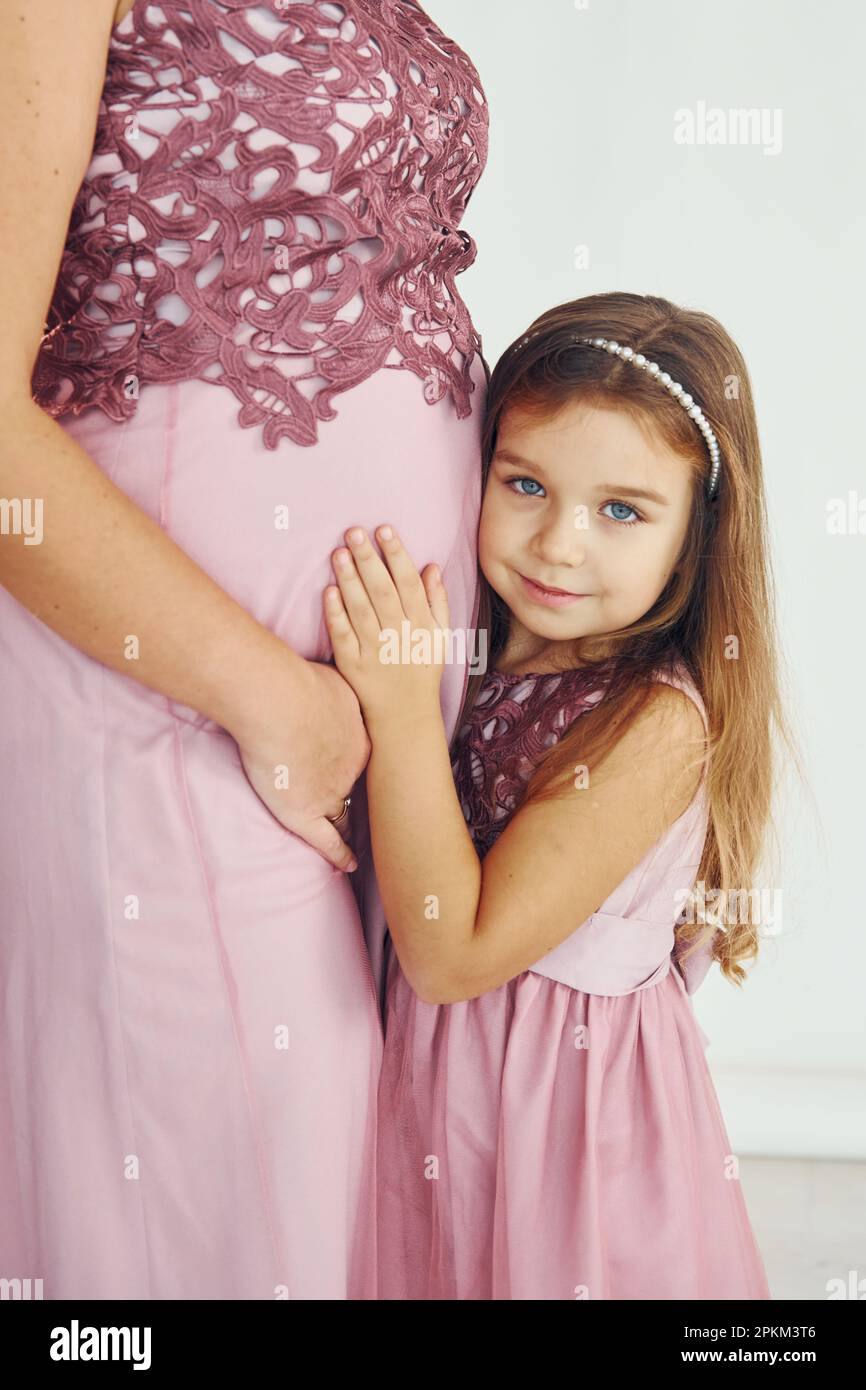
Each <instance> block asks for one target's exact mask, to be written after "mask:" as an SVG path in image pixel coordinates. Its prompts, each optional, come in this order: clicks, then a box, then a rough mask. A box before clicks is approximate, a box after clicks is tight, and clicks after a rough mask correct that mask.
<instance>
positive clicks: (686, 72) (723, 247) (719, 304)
mask: <svg viewBox="0 0 866 1390" xmlns="http://www.w3.org/2000/svg"><path fill="white" fill-rule="evenodd" d="M425 9H426V11H427V13H428V14H429V15H430V17H431V18H432V19H434V20H435V22H436V23H437V24H438V25H439V26H440V27H441V28H442V29H443V30H444V32H445V33H446V34H448V35H450V36H451V37H452V38H453V39H454V40H455V41H456V42H457V43H458V44H460V46H461V47H462V48H464V49H465V50H466V51H467V52H468V53H469V55H470V57H471V58H472V60H473V62H474V63H475V66H476V67H477V69H478V71H479V74H480V76H481V80H482V83H483V85H484V89H485V92H486V94H487V99H488V103H489V106H490V153H489V159H488V164H487V168H486V171H485V173H484V175H483V177H482V178H481V181H480V183H479V185H478V186H477V188H476V190H475V192H474V194H473V197H472V200H471V202H470V204H469V207H468V209H467V212H466V216H465V219H464V222H463V226H464V228H465V229H466V230H467V231H469V232H470V233H471V235H472V236H473V237H474V238H475V240H476V241H477V243H478V258H477V261H476V263H475V265H474V266H472V267H471V269H470V270H468V271H467V272H466V273H465V274H464V275H463V276H461V278H460V280H459V281H458V284H459V286H460V289H461V292H462V294H463V296H464V297H465V299H466V301H467V303H468V305H469V308H470V310H471V312H472V314H473V317H474V320H475V324H476V327H477V328H478V330H479V332H480V333H481V335H482V338H483V343H484V353H485V356H486V357H487V360H488V362H489V363H490V365H491V367H492V366H493V365H494V363H495V361H496V359H497V357H498V356H499V355H500V353H501V352H502V351H503V350H504V349H505V348H506V346H507V345H508V344H509V343H510V342H511V340H512V339H513V338H515V337H516V336H518V334H520V333H522V332H523V331H524V330H525V329H526V327H527V326H528V324H529V323H530V321H531V320H532V319H533V318H535V317H536V316H537V315H538V314H539V313H541V312H542V311H543V310H544V309H547V308H549V307H551V306H552V305H555V304H559V303H562V302H563V301H566V300H570V299H576V298H579V297H580V296H581V295H584V294H594V293H597V292H599V291H605V290H629V291H632V292H636V293H641V294H648V293H653V294H660V295H663V296H664V297H665V298H668V299H671V300H674V301H675V302H677V303H680V304H683V305H685V306H688V307H691V308H700V309H704V310H706V311H708V312H709V313H711V314H713V315H714V316H715V317H716V318H718V319H719V320H720V321H721V322H722V323H723V324H724V325H725V327H726V328H727V330H728V332H729V333H730V334H731V336H732V337H733V338H734V339H735V340H736V341H737V343H738V344H739V346H740V347H741V349H742V351H743V353H744V356H745V358H746V362H747V364H748V366H749V371H750V374H751V377H752V383H753V387H754V390H755V394H756V400H757V409H758V423H759V429H760V435H761V443H762V450H763V457H764V469H765V478H766V490H767V499H768V512H769V517H770V525H771V539H772V547H773V555H772V562H773V569H774V573H775V577H776V586H777V603H778V618H779V628H780V633H781V644H782V653H781V655H782V664H783V674H784V679H785V692H784V693H785V695H786V699H787V707H788V713H789V717H790V718H791V719H792V721H793V723H794V728H795V733H796V734H797V736H798V738H799V740H800V743H801V747H802V752H803V757H804V760H805V764H806V772H807V776H808V785H807V787H806V788H805V789H804V788H803V787H802V785H799V784H798V783H797V782H796V781H793V782H791V781H790V780H789V781H788V784H787V785H786V786H783V788H782V791H781V793H780V796H779V798H778V800H777V808H776V814H777V820H778V834H779V840H780V865H781V868H780V873H779V874H778V875H776V877H774V879H773V880H772V883H771V887H777V886H778V887H779V888H781V890H782V931H781V933H780V934H779V935H778V936H775V937H773V938H771V939H767V940H765V941H764V942H763V943H762V952H761V955H760V957H759V960H758V963H757V965H756V966H754V967H753V968H752V969H751V973H750V976H749V978H748V980H747V983H746V984H745V985H744V986H743V988H742V989H741V990H737V989H736V988H735V987H734V986H731V985H729V984H728V983H727V982H725V981H724V980H723V979H722V977H721V975H720V972H719V971H718V969H717V968H714V969H713V971H712V972H711V974H710V976H709V977H708V978H707V980H706V981H705V982H704V984H703V985H702V986H701V988H700V990H699V992H698V994H697V995H696V996H695V1003H696V1012H697V1014H698V1017H699V1019H700V1022H701V1025H702V1027H703V1028H704V1029H705V1031H706V1032H707V1033H708V1034H709V1037H710V1039H711V1043H710V1047H709V1050H708V1053H707V1057H708V1061H709V1063H710V1067H711V1069H712V1072H713V1076H714V1078H715V1081H716V1085H717V1088H718V1092H719V1096H720V1100H721V1104H722V1109H723V1111H724V1116H725V1121H726V1125H727V1128H728V1131H729V1135H730V1138H731V1142H732V1145H733V1147H734V1150H735V1151H736V1152H738V1153H741V1154H765V1155H772V1154H780V1155H806V1156H814V1157H830V1156H833V1157H841V1158H863V1157H864V1156H866V1084H864V1083H866V1025H864V1017H866V1007H864V987H866V915H864V911H863V908H862V905H861V904H862V899H863V891H862V879H861V873H862V869H863V866H864V863H866V815H864V810H863V801H864V796H866V775H864V774H866V760H864V735H863V709H864V699H863V690H864V676H866V671H864V621H863V614H864V603H866V583H864V577H866V534H863V535H858V534H848V535H841V536H835V535H830V534H828V531H827V507H828V502H829V501H830V499H832V498H847V496H848V493H849V491H850V490H854V491H856V492H857V495H858V500H861V501H862V502H863V508H864V512H866V467H864V449H863V444H862V435H863V430H864V412H863V400H864V396H866V391H864V380H866V370H864V368H866V361H864V358H866V353H864V345H863V339H864V313H863V310H864V272H863V261H864V256H866V203H864V178H863V171H864V162H866V161H864V147H866V129H864V127H866V119H864V105H863V77H862V72H863V62H864V55H866V18H864V16H866V7H863V6H861V5H859V4H857V3H855V0H824V3H822V4H821V5H809V4H806V3H804V0H797V2H795V0H757V3H756V0H729V2H728V3H726V4H724V5H722V4H718V3H711V0H659V2H658V3H648V0H607V2H606V3H604V2H603V0H589V5H588V7H587V8H579V7H577V6H575V4H574V3H573V0H534V2H533V3H528V0H427V3H426V4H425ZM699 102H704V103H705V104H706V106H707V107H722V108H724V109H725V110H728V109H730V108H741V107H758V108H766V109H768V110H770V111H773V110H775V109H776V108H779V109H780V110H781V113H782V114H781V150H780V152H779V153H776V154H765V153H764V151H763V148H762V146H761V145H752V146H749V145H731V144H729V145H709V144H695V145H691V146H689V145H680V144H677V143H676V142H675V141H674V136H673V132H674V112H675V111H677V110H678V109H679V108H684V107H685V108H689V109H691V110H696V109H697V106H698V103H699ZM580 245H585V246H587V247H588V252H589V265H588V268H587V269H584V270H579V269H575V255H574V248H575V247H576V246H580ZM863 525H864V531H866V516H864V522H863ZM783 775H784V771H783ZM755 881H756V882H757V883H762V884H763V883H766V882H768V880H767V879H762V878H761V877H760V876H758V877H757V878H756V880H755Z"/></svg>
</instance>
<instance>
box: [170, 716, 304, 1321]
mask: <svg viewBox="0 0 866 1390" xmlns="http://www.w3.org/2000/svg"><path fill="white" fill-rule="evenodd" d="M172 733H173V737H174V751H175V771H176V773H177V779H178V785H179V787H180V791H181V797H182V801H183V808H184V811H185V813H186V819H187V823H188V825H189V829H190V833H191V835H192V840H193V846H194V849H195V854H196V858H197V859H198V864H199V869H200V872H201V876H202V879H203V881H204V888H205V898H206V901H207V909H208V917H209V918H210V923H211V927H212V929H213V937H214V940H215V942H216V948H217V955H218V958H219V963H220V971H221V974H222V978H223V985H224V986H225V993H226V1000H227V1002H228V1006H229V1015H230V1018H231V1023H232V1033H233V1035H234V1039H235V1045H236V1047H237V1052H238V1060H239V1062H240V1072H241V1081H242V1085H243V1090H244V1095H245V1097H246V1102H247V1110H248V1112H249V1118H250V1129H251V1131H252V1135H253V1145H254V1147H255V1151H256V1163H257V1166H258V1170H259V1178H260V1179H261V1184H262V1194H263V1198H264V1206H265V1213H266V1216H267V1223H268V1232H269V1234H270V1237H271V1247H272V1250H273V1255H274V1259H275V1262H276V1274H277V1280H278V1282H279V1283H285V1282H286V1281H287V1280H288V1274H289V1270H288V1265H287V1263H286V1260H285V1258H284V1255H283V1252H282V1247H281V1245H280V1241H279V1239H278V1237H277V1231H276V1225H275V1222H274V1215H273V1209H272V1206H271V1191H270V1184H269V1182H268V1173H267V1165H266V1162H265V1155H264V1146H263V1144H262V1138H261V1133H260V1131H259V1127H258V1124H257V1122H256V1118H255V1107H254V1105H253V1097H252V1089H251V1086H250V1080H249V1075H248V1071H247V1061H246V1052H245V1049H244V1045H243V1038H242V1033H243V1030H242V1028H241V1025H240V1020H239V1017H238V1015H237V1012H236V1010H235V1007H234V994H235V993H236V985H235V982H234V979H233V977H232V974H231V968H230V965H229V961H228V953H227V951H226V948H225V942H224V941H223V938H222V933H221V932H220V926H219V914H218V912H217V907H216V899H215V895H214V891H213V885H212V882H211V876H210V874H209V872H208V867H207V861H206V859H205V855H204V851H203V849H202V845H201V840H200V839H199V834H198V829H197V827H196V823H195V816H194V814H193V810H192V805H191V802H190V796H189V788H188V785H187V780H186V764H185V761H184V755H183V740H182V738H181V732H180V725H179V724H177V723H175V724H173V725H172ZM289 1297H291V1293H290V1294H289Z"/></svg>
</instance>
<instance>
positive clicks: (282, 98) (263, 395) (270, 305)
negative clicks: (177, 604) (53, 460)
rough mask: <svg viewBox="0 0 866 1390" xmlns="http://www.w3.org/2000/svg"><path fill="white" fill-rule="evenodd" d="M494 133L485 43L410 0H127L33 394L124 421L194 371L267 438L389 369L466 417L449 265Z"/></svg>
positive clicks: (467, 244)
mask: <svg viewBox="0 0 866 1390" xmlns="http://www.w3.org/2000/svg"><path fill="white" fill-rule="evenodd" d="M487 136H488V113H487V106H486V100H485V96H484V92H483V89H482V87H481V83H480V80H479V77H478V74H477V72H476V70H475V68H474V66H473V64H472V62H471V61H470V59H469V58H468V57H467V55H466V54H465V53H464V52H463V51H462V50H461V49H460V48H458V47H457V45H456V44H455V43H454V42H453V41H452V40H450V39H449V38H447V37H446V36H445V35H444V34H443V33H442V31H441V30H440V29H439V28H437V26H436V25H435V24H434V23H433V22H432V20H430V19H429V18H428V16H427V15H426V14H425V12H424V11H423V10H422V9H421V8H420V6H419V5H417V4H415V3H414V0H340V2H339V3H330V0H260V2H257V0H160V3H159V4H157V3H150V0H135V3H134V5H133V8H132V10H131V11H130V12H129V14H128V15H126V16H125V17H124V19H123V20H122V21H121V23H120V24H119V25H118V26H117V27H116V28H115V29H114V30H113V32H112V35H111V39H110V42H109V49H108V62H107V71H106V77H105V84H104V88H103V92H102V97H101V100H100V104H99V115H98V124H97V130H96V140H95V145H94V151H93V156H92V159H91V162H90V165H89V167H88V169H87V172H86V174H85V176H84V180H83V182H82V185H81V188H80V190H79V192H78V195H77V197H76V200H75V204H74V207H73V211H72V217H71V221H70V226H69V231H68V235H67V240H66V247H65V250H64V253H63V258H62V261H61V265H60V270H59V274H58V277H57V283H56V286H55V289H54V294H53V298H52V302H51V305H50V309H49V313H48V320H47V325H46V334H45V336H44V338H43V340H42V343H41V346H40V350H39V354H38V357H37V361H36V364H35V368H34V373H33V381H32V389H33V394H34V399H35V400H37V401H38V403H39V404H40V405H41V406H43V408H44V409H45V410H47V411H48V412H49V413H50V414H52V415H63V414H64V413H66V412H67V411H72V412H74V413H78V412H80V411H81V410H83V409H85V408H86V407H88V406H92V405H96V406H99V407H100V408H101V409H102V410H103V411H105V413H106V414H107V415H108V416H110V417H111V418H112V419H114V420H124V419H128V418H129V417H130V416H132V415H134V413H135V411H136V407H137V400H138V392H139V389H140V387H141V386H143V385H146V384H147V383H149V382H175V381H180V380H183V379H186V378H190V377H197V378H201V379H202V380H206V381H212V382H215V383H218V384H220V385H222V386H224V387H227V388H228V389H229V390H231V391H232V392H233V393H234V395H235V396H236V397H237V400H238V402H239V403H240V409H239V412H238V420H239V423H240V425H241V426H243V427H246V428H249V427H254V426H255V427H262V429H263V438H264V443H265V444H266V445H267V447H268V448H271V449H273V448H276V447H277V444H278V442H279V440H280V439H281V437H282V436H284V435H285V436H287V437H288V438H289V439H291V440H293V441H294V442H295V443H296V444H304V445H309V444H314V443H315V442H316V439H317V437H318V425H319V421H326V420H331V419H333V418H334V416H335V409H334V405H333V398H334V397H335V396H336V395H338V394H339V393H340V392H342V391H346V390H348V389H349V388H351V387H352V386H355V385H357V384H358V383H360V382H362V381H363V380H365V379H366V378H367V377H369V376H370V375H371V374H372V373H373V372H375V371H377V370H379V369H380V368H382V367H393V368H401V369H407V370H409V371H412V372H414V373H415V374H416V375H417V376H418V377H420V378H421V383H420V384H419V390H423V392H424V396H425V398H426V400H427V401H428V402H429V403H431V404H433V403H435V402H437V401H439V400H441V399H442V398H443V397H444V396H445V395H446V394H450V396H451V397H452V399H453V401H454V403H455V407H456V410H457V413H458V415H459V416H460V417H464V416H467V415H469V414H470V413H471V404H470V399H469V398H470V395H471V392H472V390H473V382H472V379H471V374H470V367H471V363H472V359H473V357H474V354H475V353H476V352H480V351H481V340H480V338H479V336H478V335H477V333H476V332H475V330H474V328H473V325H472V321H471V319H470V316H469V313H468V311H467V308H466V306H465V305H464V303H463V301H462V299H461V297H460V295H459V294H458V293H457V291H456V289H455V285H454V281H455V277H456V276H457V275H459V274H460V272H461V271H463V270H465V269H466V267H467V266H469V265H471V264H472V262H473V261H474V259H475V254H476V246H475V242H474V241H473V239H472V237H471V236H469V235H468V233H466V232H464V231H461V230H460V229H459V224H460V220H461V217H462V215H463V212H464V210H465V208H466V205H467V203H468V201H469V198H470V196H471V194H472V191H473V189H474V187H475V184H476V183H477V181H478V179H479V177H480V175H481V173H482V171H483V169H484V165H485V163H486V158H487Z"/></svg>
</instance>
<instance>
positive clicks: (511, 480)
mask: <svg viewBox="0 0 866 1390" xmlns="http://www.w3.org/2000/svg"><path fill="white" fill-rule="evenodd" d="M512 483H530V484H531V485H532V487H538V488H540V487H541V483H538V482H536V480H535V479H534V478H508V479H507V480H506V483H505V486H506V487H511V484H512ZM543 490H544V489H543V488H542V491H543ZM517 495H518V497H538V495H539V494H538V493H537V492H519V493H518V494H517Z"/></svg>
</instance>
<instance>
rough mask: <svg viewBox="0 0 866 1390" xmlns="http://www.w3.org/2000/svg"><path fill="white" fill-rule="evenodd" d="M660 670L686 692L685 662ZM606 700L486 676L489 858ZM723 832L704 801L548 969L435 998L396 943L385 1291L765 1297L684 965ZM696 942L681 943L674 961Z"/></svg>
mask: <svg viewBox="0 0 866 1390" xmlns="http://www.w3.org/2000/svg"><path fill="white" fill-rule="evenodd" d="M657 676H658V678H659V679H666V680H669V681H670V682H671V683H672V684H675V685H677V686H679V687H680V688H681V689H684V690H686V691H687V692H688V693H689V694H690V695H691V697H692V698H693V699H694V700H695V702H696V703H697V704H698V707H699V708H700V709H701V712H702V714H703V715H704V719H705V721H706V714H705V711H704V706H703V703H702V701H701V698H700V695H699V693H698V692H697V690H696V688H695V687H694V685H693V683H692V682H691V680H690V679H689V678H688V676H687V674H686V673H685V670H684V668H682V667H679V668H678V669H677V670H676V671H675V672H667V673H666V674H662V672H661V671H659V672H657ZM598 697H599V696H598V692H595V693H593V692H591V691H589V690H588V689H587V682H586V680H585V678H584V677H583V675H582V674H581V673H580V672H579V671H570V672H567V673H565V674H542V675H537V674H530V675H527V674H521V675H514V674H506V673H502V672H498V671H491V672H489V673H488V676H487V679H486V681H485V683H484V687H483V690H482V691H481V693H480V698H479V702H478V704H477V705H476V708H475V709H474V710H473V711H472V712H471V714H470V717H469V719H468V720H467V722H466V723H465V724H464V726H463V728H462V729H461V731H460V737H459V739H458V742H457V744H456V747H455V756H454V763H453V769H454V774H455V779H456V785H457V787H458V791H459V794H460V797H461V802H462V805H463V812H464V815H465V818H466V821H467V824H468V825H469V827H470V829H471V832H472V835H473V839H474V841H475V843H476V846H477V847H478V850H479V853H480V854H481V855H482V856H483V855H484V854H485V853H486V852H487V851H488V850H489V848H490V846H491V845H492V843H493V842H494V840H495V839H496V837H497V835H498V834H499V833H500V832H501V830H502V829H503V828H504V826H505V825H506V824H507V822H508V819H509V817H510V815H511V814H512V812H513V811H514V809H515V807H516V804H518V802H519V797H520V792H521V789H522V788H523V787H524V786H525V783H526V781H527V780H528V776H529V773H530V771H531V769H532V768H533V767H534V766H535V764H536V763H537V762H538V760H539V758H540V757H541V755H542V753H543V751H544V749H545V748H546V747H547V746H549V745H550V744H551V743H553V742H555V741H556V740H557V739H558V738H559V736H560V735H561V733H562V732H563V731H564V730H565V729H567V727H568V726H569V725H570V724H571V722H572V721H573V720H574V719H575V718H577V717H578V716H579V715H580V713H581V712H582V711H583V710H585V709H586V708H587V707H588V706H589V704H591V703H592V702H593V700H595V699H598ZM706 830H707V803H706V795H705V789H704V782H703V781H702V783H701V785H700V787H699V789H698V792H697V793H696V795H695V797H694V799H693V801H692V803H691V805H690V806H689V807H688V808H687V809H686V811H684V812H683V814H682V815H681V816H680V817H679V819H678V820H677V821H676V822H675V823H674V824H673V825H672V826H671V827H670V828H669V830H668V831H667V832H666V834H665V835H664V836H663V837H662V838H661V839H660V840H659V841H658V843H657V844H656V845H655V846H654V847H653V848H652V849H651V850H650V851H649V853H648V854H647V855H646V856H645V858H644V859H643V860H642V861H641V863H640V864H638V865H637V866H636V867H635V868H634V869H633V870H632V872H631V873H630V874H629V875H628V877H627V878H626V879H625V880H624V881H623V882H622V883H621V884H620V885H619V887H618V888H617V889H616V890H615V891H614V892H613V893H612V894H611V895H610V896H609V897H608V898H607V900H606V901H605V902H604V903H602V905H601V906H600V908H599V910H598V912H595V913H593V914H592V916H591V917H589V918H587V920H586V921H585V922H583V923H582V924H581V925H580V926H579V927H578V929H577V930H575V931H574V932H573V933H572V935H571V936H569V937H568V938H567V939H566V940H565V941H564V942H562V943H561V944H560V945H559V946H557V947H556V948H555V949H554V950H553V951H550V952H549V953H548V954H547V955H546V956H545V957H544V958H543V959H542V960H540V961H539V962H538V964H537V965H535V966H533V967H532V968H531V969H530V970H527V971H525V972H524V973H523V974H521V975H518V976H516V977H515V978H514V979H512V980H509V981H508V982H507V983H506V984H505V985H503V986H501V988H499V989H495V990H491V991H489V992H488V993H487V994H484V995H482V996H480V997H478V998H475V999H469V1000H466V1001H463V1002H460V1003H457V1004H450V1005H433V1004H426V1003H423V1002H422V1001H421V1000H419V999H418V998H417V996H416V995H415V994H414V993H413V992H412V990H411V988H410V987H409V985H408V984H407V982H406V979H405V977H404V975H403V973H402V971H401V969H400V966H399V962H398V960H397V957H396V954H394V953H393V947H391V952H390V959H389V966H388V976H387V980H388V988H387V1012H386V1020H385V1052H384V1059H383V1067H382V1075H381V1080H380V1087H379V1243H380V1244H379V1271H380V1276H379V1297H380V1298H385V1299H583V1298H587V1299H648V1300H652V1299H768V1298H769V1297H770V1292H769V1289H768V1286H767V1280H766V1276H765V1272H764V1267H763V1263H762V1260H761V1255H760V1252H759V1250H758V1248H757V1245H756V1243H755V1239H754V1236H753V1234H752V1230H751V1226H750V1224H749V1218H748V1215H747V1212H746V1206H745V1203H744V1200H743V1193H742V1190H741V1188H740V1183H739V1181H738V1179H737V1175H736V1161H735V1155H732V1153H731V1145H730V1141H729V1140H728V1136H727V1134H726V1132H725V1126H724V1121H723V1119H722V1115H721V1113H720V1110H719V1103H718V1099H717V1096H716V1092H715V1089H714V1086H713V1082H712V1079H711V1077H710V1072H709V1069H708V1066H707V1061H706V1057H705V1055H704V1048H705V1046H706V1045H707V1043H708V1041H709V1040H708V1039H707V1038H706V1035H705V1034H703V1033H702V1031H701V1029H700V1028H699V1026H698V1023H697V1020H696V1018H695V1015H694V1012H693V1006H692V1000H691V998H690V995H691V994H692V993H693V992H694V990H695V989H696V988H697V986H698V985H699V984H700V982H701V980H702V979H703V977H704V975H705V974H706V971H707V969H708V967H709V964H710V954H709V949H708V948H704V947H701V948H700V952H696V953H694V954H693V955H692V957H690V959H689V960H688V961H686V962H685V963H684V966H683V968H684V971H685V978H683V975H682V974H681V973H680V968H679V966H678V964H677V960H676V958H675V957H674V956H672V948H673V945H674V933H673V926H674V922H675V920H676V918H677V916H678V915H679V913H680V911H681V909H682V906H683V902H684V895H685V894H686V893H687V892H688V890H689V889H691V887H692V885H693V884H694V882H695V878H696V873H697V869H698V866H699V861H700V857H701V852H702V848H703V844H704V839H705V836H706ZM678 954H679V951H677V955H678Z"/></svg>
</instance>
